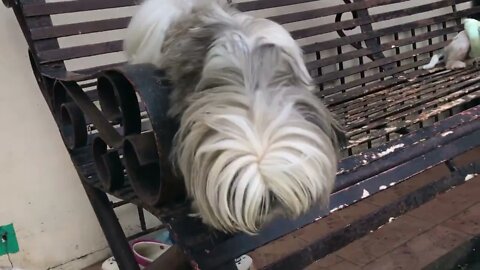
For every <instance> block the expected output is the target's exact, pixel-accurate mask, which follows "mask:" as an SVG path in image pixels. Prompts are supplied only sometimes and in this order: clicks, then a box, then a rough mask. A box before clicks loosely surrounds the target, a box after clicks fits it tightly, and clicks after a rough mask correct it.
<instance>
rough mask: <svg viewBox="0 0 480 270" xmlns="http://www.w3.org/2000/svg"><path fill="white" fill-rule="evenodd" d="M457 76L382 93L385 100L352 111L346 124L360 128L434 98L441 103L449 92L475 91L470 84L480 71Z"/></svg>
mask: <svg viewBox="0 0 480 270" xmlns="http://www.w3.org/2000/svg"><path fill="white" fill-rule="evenodd" d="M457 76H461V77H457ZM457 76H454V75H453V76H452V75H449V76H448V77H447V78H445V79H444V80H441V81H439V82H437V81H435V82H424V83H423V85H422V87H418V88H413V89H409V88H408V87H404V88H403V89H400V91H397V92H398V94H399V95H396V96H391V95H390V93H388V95H382V96H383V97H384V99H385V102H381V103H376V104H372V105H371V107H372V109H371V110H366V111H361V112H360V113H356V112H354V111H352V112H351V113H349V115H348V118H350V119H353V120H352V121H346V124H347V125H348V126H349V127H350V128H358V127H360V126H363V125H365V124H367V123H369V122H372V121H374V120H376V119H381V118H385V117H389V116H391V115H392V114H394V113H397V112H401V111H403V110H405V109H410V108H412V107H418V106H420V105H421V104H424V103H426V102H428V101H432V100H434V101H438V103H441V101H442V97H443V96H446V95H447V94H451V93H454V92H458V91H463V89H465V90H467V91H465V93H464V94H468V90H470V91H473V89H474V88H472V87H470V86H471V85H472V84H475V83H478V82H479V81H480V78H478V76H479V74H478V73H473V74H466V75H457Z"/></svg>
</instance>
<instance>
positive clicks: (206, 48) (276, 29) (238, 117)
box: [124, 0, 342, 234]
mask: <svg viewBox="0 0 480 270" xmlns="http://www.w3.org/2000/svg"><path fill="white" fill-rule="evenodd" d="M124 45H125V52H126V54H127V56H128V58H129V61H130V63H133V64H135V63H152V64H154V65H156V66H157V67H158V68H160V69H163V70H165V71H166V73H167V75H168V76H169V79H170V80H171V82H172V84H173V86H174V87H175V90H174V91H173V92H172V94H171V97H170V111H169V113H170V115H171V116H172V117H175V118H176V119H178V121H179V122H180V127H179V130H178V131H177V134H176V136H175V139H174V146H173V150H172V152H173V153H172V158H173V163H174V165H175V166H176V167H177V168H178V170H179V173H180V174H181V176H183V178H184V181H185V186H186V190H187V193H188V195H189V196H190V198H191V199H192V201H193V207H194V209H195V211H196V212H197V214H198V216H200V217H201V218H202V220H203V222H204V223H206V224H208V225H211V226H213V227H214V228H216V229H218V230H222V231H224V232H238V231H242V232H246V233H250V234H254V233H256V232H258V231H259V229H260V228H261V227H262V225H263V224H264V223H265V222H267V221H268V220H269V219H271V218H272V217H274V216H277V215H283V216H286V217H289V218H295V217H298V216H299V215H300V214H302V213H304V212H306V211H307V210H309V209H310V208H311V207H313V206H326V205H328V201H329V195H330V193H331V192H332V189H333V186H334V180H335V175H336V168H337V167H336V164H337V150H338V149H337V148H338V141H339V140H338V138H339V137H341V134H342V133H341V131H340V128H339V126H338V124H337V122H336V121H335V120H334V118H333V117H332V115H331V113H330V112H329V111H328V110H327V108H326V107H325V106H324V105H323V104H322V102H321V101H320V100H319V98H318V97H316V96H315V94H314V92H315V90H316V87H315V85H313V84H312V79H311V77H310V75H309V73H308V71H307V69H306V66H305V63H304V60H303V54H302V51H301V49H300V48H299V46H298V45H297V43H296V42H295V41H294V40H293V38H292V37H291V36H290V34H289V33H288V32H287V31H286V30H285V29H284V28H283V27H281V26H280V25H279V24H276V23H274V22H272V21H270V20H267V19H260V18H254V17H251V16H249V15H247V14H244V13H241V12H239V11H237V10H235V9H234V8H233V7H231V6H229V5H227V4H223V3H219V2H218V1H215V0H147V1H146V2H144V3H143V4H142V5H141V6H140V7H139V10H138V11H137V13H136V15H135V16H134V17H133V18H132V21H131V23H130V25H129V28H128V29H127V36H126V40H125V44H124Z"/></svg>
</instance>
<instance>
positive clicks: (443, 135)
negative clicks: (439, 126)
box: [441, 131, 453, 137]
mask: <svg viewBox="0 0 480 270" xmlns="http://www.w3.org/2000/svg"><path fill="white" fill-rule="evenodd" d="M450 134H453V131H447V132H444V133H442V134H441V136H442V137H446V136H448V135H450Z"/></svg>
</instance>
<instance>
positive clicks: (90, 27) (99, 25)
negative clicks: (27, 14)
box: [30, 17, 131, 40]
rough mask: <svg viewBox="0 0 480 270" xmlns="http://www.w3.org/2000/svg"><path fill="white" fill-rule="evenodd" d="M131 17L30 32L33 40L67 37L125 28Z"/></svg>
mask: <svg viewBox="0 0 480 270" xmlns="http://www.w3.org/2000/svg"><path fill="white" fill-rule="evenodd" d="M130 19H131V18H130V17H124V18H116V19H107V20H99V21H91V22H81V23H72V24H64V25H55V26H50V27H41V28H33V29H31V31H30V33H31V36H32V40H40V39H48V38H58V37H67V36H72V35H81V34H88V33H95V32H102V31H110V30H117V29H123V28H126V27H127V26H128V23H129V22H130Z"/></svg>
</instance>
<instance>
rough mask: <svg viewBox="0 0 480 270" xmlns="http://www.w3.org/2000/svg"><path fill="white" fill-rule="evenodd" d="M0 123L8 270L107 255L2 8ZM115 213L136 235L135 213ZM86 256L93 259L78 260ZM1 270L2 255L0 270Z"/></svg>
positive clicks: (78, 264)
mask: <svg viewBox="0 0 480 270" xmlns="http://www.w3.org/2000/svg"><path fill="white" fill-rule="evenodd" d="M0 124H1V127H0V129H1V130H2V132H0V149H1V150H0V172H1V174H0V225H4V224H8V223H11V222H13V223H14V225H15V228H16V231H17V237H18V240H19V245H20V249H21V251H20V252H19V253H18V254H15V255H13V256H11V258H12V261H13V263H14V265H15V266H18V267H23V268H24V269H33V270H36V269H39V270H42V269H49V268H54V269H74V270H78V269H81V268H82V267H84V266H87V265H89V264H91V263H93V262H96V261H98V260H99V259H102V258H103V257H105V256H107V253H108V250H107V249H105V248H106V242H105V240H104V237H103V234H102V232H101V230H100V226H99V225H98V223H97V220H96V217H95V215H94V213H93V210H92V208H91V206H90V204H89V203H88V200H87V197H86V195H85V193H84V191H83V188H82V186H81V184H80V182H79V180H78V177H77V175H76V172H75V169H74V168H73V166H72V163H71V161H70V158H69V156H68V153H67V151H66V150H65V147H64V146H63V143H62V141H61V138H60V136H59V133H58V131H57V127H56V125H55V123H54V121H53V119H52V117H51V116H50V112H49V110H48V108H47V105H46V103H45V101H44V100H43V97H42V95H41V94H40V92H39V90H38V86H37V84H36V82H35V79H34V77H33V75H32V72H31V69H30V64H29V60H28V56H27V45H26V43H25V41H24V38H23V36H22V34H21V31H20V28H19V27H18V25H17V22H16V20H15V17H14V16H13V12H12V10H9V9H6V8H4V7H3V6H0ZM118 211H119V215H120V216H121V219H122V221H123V222H122V224H123V225H124V228H125V230H126V231H127V233H129V234H130V233H133V232H137V231H139V225H138V221H137V219H136V208H133V207H130V206H124V207H121V208H120V209H119V210H118ZM149 220H150V224H151V223H152V222H153V219H152V218H149ZM85 254H91V255H90V256H87V257H85V258H81V259H79V260H76V258H79V257H82V256H84V255H85ZM7 265H9V263H8V261H7V258H6V257H5V256H3V257H0V268H1V266H7ZM56 266H58V267H56ZM55 267H56V268H55Z"/></svg>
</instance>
